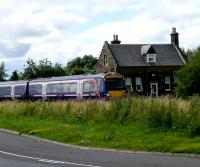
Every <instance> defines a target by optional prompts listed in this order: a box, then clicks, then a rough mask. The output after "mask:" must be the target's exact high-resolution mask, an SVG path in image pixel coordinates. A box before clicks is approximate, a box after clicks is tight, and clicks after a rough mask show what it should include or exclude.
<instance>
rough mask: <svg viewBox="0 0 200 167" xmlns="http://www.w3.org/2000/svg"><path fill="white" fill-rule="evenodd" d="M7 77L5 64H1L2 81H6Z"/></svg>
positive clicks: (0, 76)
mask: <svg viewBox="0 0 200 167" xmlns="http://www.w3.org/2000/svg"><path fill="white" fill-rule="evenodd" d="M6 77H7V74H6V70H5V63H4V62H1V64H0V81H4V80H5V78H6Z"/></svg>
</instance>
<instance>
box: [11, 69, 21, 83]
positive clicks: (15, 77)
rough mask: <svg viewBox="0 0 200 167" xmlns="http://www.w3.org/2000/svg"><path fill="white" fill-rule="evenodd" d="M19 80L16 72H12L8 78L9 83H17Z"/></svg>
mask: <svg viewBox="0 0 200 167" xmlns="http://www.w3.org/2000/svg"><path fill="white" fill-rule="evenodd" d="M19 78H20V77H19V74H18V72H17V70H15V71H13V72H12V75H11V77H10V81H17V80H19Z"/></svg>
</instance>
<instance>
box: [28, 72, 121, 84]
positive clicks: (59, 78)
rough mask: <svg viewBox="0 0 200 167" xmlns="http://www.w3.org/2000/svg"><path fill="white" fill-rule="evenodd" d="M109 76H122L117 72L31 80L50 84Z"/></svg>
mask: <svg viewBox="0 0 200 167" xmlns="http://www.w3.org/2000/svg"><path fill="white" fill-rule="evenodd" d="M109 75H121V74H119V73H116V72H109V73H98V74H84V75H70V76H61V77H50V78H38V79H34V80H31V81H30V83H33V82H49V81H63V80H80V79H89V78H104V77H106V76H109Z"/></svg>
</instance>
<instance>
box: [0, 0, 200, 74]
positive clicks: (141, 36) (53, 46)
mask: <svg viewBox="0 0 200 167" xmlns="http://www.w3.org/2000/svg"><path fill="white" fill-rule="evenodd" d="M199 6H200V1H199V0H190V1H188V0H162V1H158V0H117V1H116V0H87V1H84V0H73V1H70V0H56V1H55V0H34V1H33V0H28V1H27V0H0V29H1V31H0V62H1V61H4V62H5V63H6V69H7V72H8V73H11V71H13V70H19V71H21V70H22V68H23V65H24V64H25V62H26V60H27V59H28V58H33V59H34V60H35V61H38V60H40V59H42V58H48V59H49V60H51V61H52V62H54V63H55V62H58V63H61V64H62V65H66V64H67V62H68V61H70V60H72V59H73V58H75V57H77V56H83V55H84V54H92V55H94V56H96V57H98V56H99V54H100V51H101V48H102V45H103V43H104V41H111V40H112V36H113V34H118V35H119V38H120V40H121V41H122V43H170V36H169V34H170V32H171V28H172V27H176V28H177V31H178V32H179V34H180V46H181V47H185V48H190V49H192V48H195V47H197V46H198V45H199V44H200V33H199V30H200V10H199Z"/></svg>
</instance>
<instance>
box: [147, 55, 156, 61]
mask: <svg viewBox="0 0 200 167" xmlns="http://www.w3.org/2000/svg"><path fill="white" fill-rule="evenodd" d="M151 59H152V60H151ZM155 62H156V54H155V53H153V54H152V53H151V54H147V63H155Z"/></svg>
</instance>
